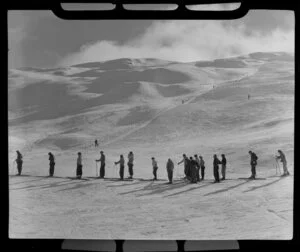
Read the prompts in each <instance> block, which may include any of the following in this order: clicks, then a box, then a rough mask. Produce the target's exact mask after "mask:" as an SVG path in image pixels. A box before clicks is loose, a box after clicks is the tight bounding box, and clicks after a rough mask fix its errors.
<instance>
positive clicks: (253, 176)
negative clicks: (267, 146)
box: [249, 151, 258, 179]
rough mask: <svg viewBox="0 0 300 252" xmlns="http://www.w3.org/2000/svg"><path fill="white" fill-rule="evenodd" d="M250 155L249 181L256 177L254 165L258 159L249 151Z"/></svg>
mask: <svg viewBox="0 0 300 252" xmlns="http://www.w3.org/2000/svg"><path fill="white" fill-rule="evenodd" d="M249 154H250V165H251V176H250V177H249V179H255V177H256V165H257V159H258V157H257V156H256V154H255V153H254V152H253V151H249Z"/></svg>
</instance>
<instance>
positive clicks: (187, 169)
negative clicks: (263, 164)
mask: <svg viewBox="0 0 300 252" xmlns="http://www.w3.org/2000/svg"><path fill="white" fill-rule="evenodd" d="M16 152H17V158H16V160H15V162H16V164H17V170H18V173H17V175H21V173H22V165H23V156H22V154H21V153H20V151H18V150H17V151H16ZM278 154H279V155H278V156H275V159H276V161H278V160H279V161H280V162H282V164H283V171H284V173H283V175H284V176H287V175H289V171H288V169H287V161H286V157H285V154H284V153H283V152H282V150H278ZM77 155H78V156H77V166H76V177H77V178H78V179H80V178H81V177H82V166H83V164H82V154H81V152H78V153H77ZM249 155H250V165H251V176H250V177H249V179H255V178H256V166H257V160H258V157H257V155H256V154H255V153H254V152H253V151H249ZM48 156H49V166H50V167H49V176H50V177H52V176H53V175H54V168H55V157H54V155H53V153H51V152H49V153H48ZM182 157H183V158H182V160H181V161H180V162H178V163H177V165H180V164H181V163H184V174H185V177H184V179H187V180H189V181H190V182H191V183H197V182H200V181H201V180H204V176H205V161H204V159H203V157H202V156H201V155H199V156H198V155H197V154H195V155H194V157H192V156H190V157H189V158H188V157H187V155H186V154H183V155H182ZM221 157H222V159H221V160H219V158H218V156H217V154H214V155H213V174H214V178H215V181H214V182H215V183H219V182H220V180H225V179H226V165H227V159H226V157H225V154H221ZM127 158H128V162H127V166H128V173H129V176H128V179H132V178H133V166H134V154H133V152H132V151H130V152H129V153H128V155H127ZM105 159H106V158H105V155H104V152H103V151H100V158H99V159H96V160H95V161H96V163H97V162H100V174H99V178H104V177H105ZM151 161H152V168H153V176H154V177H153V180H157V171H158V163H157V160H156V159H155V157H152V158H151ZM114 164H115V165H117V164H119V165H120V169H119V176H120V180H124V169H125V159H124V156H123V155H120V159H119V160H118V161H116V162H114ZM219 165H221V167H222V168H221V175H222V178H221V179H220V175H219ZM96 168H97V166H96ZM97 169H98V168H97ZM166 169H167V173H168V180H169V183H170V184H172V183H173V171H174V162H173V161H172V160H171V158H169V159H168V160H167V163H166ZM97 171H98V170H97Z"/></svg>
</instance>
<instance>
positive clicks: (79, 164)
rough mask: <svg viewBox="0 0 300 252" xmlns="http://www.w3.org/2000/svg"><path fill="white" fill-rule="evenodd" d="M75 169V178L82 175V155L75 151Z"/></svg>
mask: <svg viewBox="0 0 300 252" xmlns="http://www.w3.org/2000/svg"><path fill="white" fill-rule="evenodd" d="M77 155H78V157H77V169H76V178H78V179H81V176H82V156H81V152H78V153H77Z"/></svg>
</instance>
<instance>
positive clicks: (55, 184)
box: [9, 179, 88, 191]
mask: <svg viewBox="0 0 300 252" xmlns="http://www.w3.org/2000/svg"><path fill="white" fill-rule="evenodd" d="M87 181H88V180H70V179H66V180H63V181H57V182H54V183H50V184H44V185H31V186H25V187H18V188H11V189H9V190H12V191H14V190H22V189H47V188H52V187H58V186H64V185H68V184H74V183H75V182H77V183H81V182H87ZM64 182H68V183H64ZM62 183H63V184H62Z"/></svg>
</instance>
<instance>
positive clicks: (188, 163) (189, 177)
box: [186, 157, 192, 181]
mask: <svg viewBox="0 0 300 252" xmlns="http://www.w3.org/2000/svg"><path fill="white" fill-rule="evenodd" d="M191 166H192V164H191V160H190V159H189V158H188V157H186V179H187V180H189V181H191V179H192V178H191V170H192V167H191Z"/></svg>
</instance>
